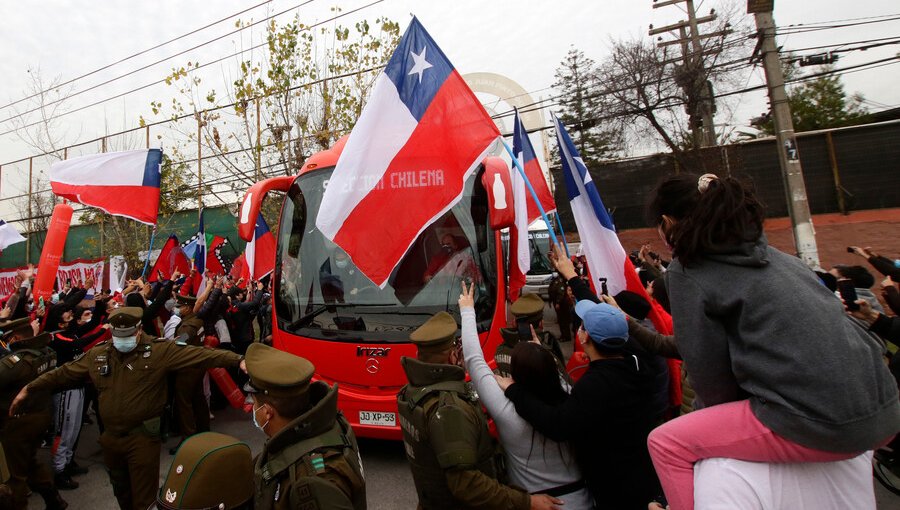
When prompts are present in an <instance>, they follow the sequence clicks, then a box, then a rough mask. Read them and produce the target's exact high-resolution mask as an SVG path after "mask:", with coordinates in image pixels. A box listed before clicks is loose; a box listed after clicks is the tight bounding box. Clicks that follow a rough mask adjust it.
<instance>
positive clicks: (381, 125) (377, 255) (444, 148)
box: [316, 18, 500, 287]
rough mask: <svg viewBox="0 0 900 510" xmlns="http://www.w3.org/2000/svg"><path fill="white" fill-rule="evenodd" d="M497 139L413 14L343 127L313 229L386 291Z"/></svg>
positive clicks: (481, 110)
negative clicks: (352, 122) (351, 123)
mask: <svg viewBox="0 0 900 510" xmlns="http://www.w3.org/2000/svg"><path fill="white" fill-rule="evenodd" d="M499 137H500V132H499V131H498V130H497V127H496V125H495V124H494V122H493V121H492V120H491V118H490V116H489V115H488V114H487V112H485V110H484V108H483V107H482V106H481V103H479V101H478V99H477V98H476V97H475V95H474V94H473V93H472V91H471V90H470V89H469V87H468V86H467V85H466V83H465V82H464V81H463V79H462V77H461V76H460V75H459V73H458V72H457V71H456V70H455V69H454V68H453V65H452V64H451V63H450V61H449V60H448V59H447V57H446V56H445V55H444V53H443V52H442V51H441V49H440V48H438V46H437V44H435V42H434V40H432V38H431V36H430V35H428V32H426V31H425V29H424V28H423V27H422V25H421V24H420V23H419V21H418V20H417V19H416V18H413V20H412V22H411V23H410V26H409V28H407V30H406V33H404V34H403V37H402V38H401V39H400V44H399V46H397V49H396V50H395V51H394V54H393V56H391V59H390V61H389V62H388V64H387V67H386V68H385V70H384V72H383V73H381V74H380V75H379V76H378V78H377V79H376V80H375V86H374V87H373V89H372V95H371V97H370V98H369V102H368V103H367V104H366V107H365V109H364V110H363V112H362V115H361V116H360V118H359V121H358V122H357V123H356V126H355V127H354V128H353V131H352V132H351V133H350V137H349V138H348V140H347V145H346V146H345V147H344V150H343V152H342V153H341V157H340V159H339V160H338V163H337V166H336V168H335V169H334V173H333V175H332V177H331V179H330V180H329V182H328V187H327V188H326V190H325V194H324V196H323V197H322V207H321V208H320V209H319V214H318V217H317V218H316V226H317V227H318V228H319V230H320V231H321V232H322V234H324V235H325V237H327V238H328V239H330V240H332V241H334V242H335V243H336V244H337V245H339V246H340V247H341V248H343V249H344V251H346V252H347V254H348V255H349V256H350V258H351V259H352V260H353V263H354V264H355V265H356V267H358V268H359V269H360V271H362V272H363V274H365V275H366V276H367V277H368V278H369V279H370V280H372V281H373V282H374V283H375V284H377V285H379V286H381V287H383V286H384V285H385V284H386V283H387V280H388V277H389V276H390V274H391V272H392V271H393V270H394V268H395V267H396V266H397V264H398V263H399V262H400V259H401V258H403V255H404V254H405V253H406V251H407V250H408V249H409V247H410V246H411V245H412V243H413V242H414V241H415V239H416V237H418V235H419V234H420V233H421V232H422V231H423V230H425V228H426V227H428V225H429V224H431V223H432V222H433V221H434V220H436V219H438V218H439V217H441V216H442V215H443V214H444V213H446V212H447V211H448V210H449V209H450V208H451V207H453V205H454V204H456V202H457V201H459V199H460V198H461V197H462V192H463V185H464V183H465V182H466V179H467V178H468V177H470V176H471V175H472V173H473V172H474V171H475V169H476V168H477V167H478V165H479V164H480V163H481V160H482V159H483V158H484V157H485V156H486V155H487V153H488V149H489V148H490V146H491V145H492V144H493V143H494V141H496V140H497V139H498V138H499Z"/></svg>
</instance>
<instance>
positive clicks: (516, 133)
mask: <svg viewBox="0 0 900 510" xmlns="http://www.w3.org/2000/svg"><path fill="white" fill-rule="evenodd" d="M513 154H515V155H516V159H517V160H519V164H521V165H522V168H523V169H525V176H526V177H527V178H528V182H529V183H531V186H532V187H533V188H534V192H535V194H537V196H538V199H539V200H540V201H541V207H543V208H544V212H546V213H547V214H550V213H551V212H553V211H555V210H556V202H555V201H554V200H553V194H552V193H550V188H549V187H547V179H546V178H545V177H544V172H543V171H542V170H541V165H540V164H539V163H538V160H537V158H536V157H535V155H534V147H533V146H532V145H531V140H530V139H529V138H528V132H527V131H525V126H524V125H523V124H522V119H521V118H520V117H519V110H518V108H517V109H516V116H515V128H514V130H513ZM511 178H512V188H513V200H514V210H515V213H516V222H515V225H514V226H513V227H512V228H511V229H510V233H509V246H510V257H509V297H510V299H511V300H512V301H515V300H516V299H518V297H519V293H520V291H521V290H522V287H523V286H524V285H525V274H526V273H528V271H529V270H530V269H531V247H530V246H529V245H528V225H530V224H531V222H533V221H534V220H536V219H538V218H540V217H541V211H540V209H538V207H537V205H536V204H535V202H534V197H532V196H531V192H529V191H528V189H527V188H526V185H525V179H523V178H522V174H521V173H520V172H518V171H517V170H515V169H513V171H512V175H511Z"/></svg>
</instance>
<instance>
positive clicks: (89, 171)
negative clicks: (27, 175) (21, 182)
mask: <svg viewBox="0 0 900 510" xmlns="http://www.w3.org/2000/svg"><path fill="white" fill-rule="evenodd" d="M161 163H162V150H160V149H141V150H136V151H124V152H104V153H102V154H93V155H90V156H82V157H79V158H72V159H67V160H64V161H57V162H56V163H53V165H51V166H50V188H51V189H52V190H53V193H55V194H56V195H57V196H59V197H62V198H66V199H68V200H71V201H72V202H77V203H79V204H84V205H89V206H92V207H96V208H98V209H101V210H103V211H105V212H107V213H109V214H112V215H114V216H123V217H125V218H131V219H133V220H135V221H139V222H141V223H146V224H148V225H155V224H156V218H157V215H158V213H159V183H160V164H161Z"/></svg>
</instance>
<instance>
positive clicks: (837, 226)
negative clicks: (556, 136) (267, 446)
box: [30, 209, 900, 510]
mask: <svg viewBox="0 0 900 510" xmlns="http://www.w3.org/2000/svg"><path fill="white" fill-rule="evenodd" d="M815 224H816V229H817V236H818V241H819V251H820V257H821V260H822V265H823V266H824V267H830V266H832V265H834V264H838V263H854V264H860V263H862V264H864V262H863V261H862V260H861V259H859V258H858V257H855V256H853V255H850V254H848V253H847V252H846V246H847V245H853V244H857V245H862V246H872V247H873V248H875V249H876V250H877V251H880V252H881V253H882V254H884V255H886V256H889V257H898V256H900V235H898V233H900V210H898V209H894V210H882V211H867V212H861V213H853V214H851V215H849V216H840V215H826V216H817V217H816V218H815ZM767 234H768V237H769V240H770V242H771V243H772V245H774V246H776V247H778V248H780V249H782V250H784V251H786V252H792V251H793V240H792V237H791V231H790V229H789V224H788V223H787V222H786V221H785V220H773V221H770V222H768V223H767ZM620 237H621V239H622V243H623V244H624V245H625V247H626V249H629V250H631V249H637V248H638V247H639V246H640V245H641V244H642V243H644V242H650V243H652V244H653V246H654V250H656V251H658V252H659V253H666V252H665V251H664V250H665V248H664V246H663V245H662V243H661V242H660V241H659V237H658V236H657V234H656V232H655V231H653V230H647V229H645V230H633V231H626V232H622V233H620ZM552 313H553V312H552V311H550V312H549V313H548V315H547V319H548V323H550V324H549V327H550V329H554V328H556V325H555V317H553V315H552ZM564 348H566V349H568V350H569V351H570V352H571V344H568V345H566V344H564ZM215 414H216V418H215V420H213V429H214V430H216V431H218V432H223V433H226V434H231V435H234V436H236V437H238V438H240V439H242V440H244V441H246V442H247V443H249V444H250V446H251V448H252V449H253V451H254V452H258V451H259V450H260V448H261V447H262V445H263V442H264V436H263V434H262V432H259V431H257V430H256V429H255V428H254V427H253V425H252V423H251V422H250V418H249V416H248V415H246V414H244V413H243V412H240V411H236V410H233V409H224V410H219V411H216V412H215ZM170 444H174V440H171V441H170ZM360 444H361V449H362V457H363V460H364V467H365V470H366V476H367V480H368V483H367V493H368V502H369V508H370V509H372V510H380V509H399V508H414V507H415V502H416V498H415V490H414V488H413V483H412V476H411V475H410V471H409V466H408V465H407V463H406V459H405V457H404V453H403V446H402V444H401V443H399V442H391V441H377V440H361V441H360ZM40 455H41V456H42V457H43V458H47V457H48V450H41V452H40ZM76 458H77V460H78V462H79V463H81V464H83V465H85V466H89V467H90V473H89V474H87V475H85V476H81V477H78V478H77V480H78V481H79V483H80V484H81V487H80V488H79V489H77V490H75V491H66V492H64V493H63V497H64V498H65V499H66V500H68V501H69V503H70V507H69V508H70V509H71V510H94V509H96V510H101V509H107V508H109V509H113V508H116V503H115V499H114V498H113V496H112V489H111V487H110V485H109V482H108V479H107V477H106V473H105V471H104V469H103V465H102V459H101V456H100V447H99V445H98V444H97V428H96V426H87V427H85V429H84V433H83V435H82V438H81V443H80V445H79V448H78V452H77V457H76ZM171 460H172V457H171V456H170V455H168V453H167V452H166V451H164V452H163V453H162V456H161V466H160V468H161V472H160V477H163V476H164V475H165V472H166V471H167V470H168V467H169V463H170V462H171ZM875 490H876V496H877V498H878V508H879V509H882V510H887V509H895V508H900V497H897V496H894V495H892V494H890V493H888V492H887V491H886V490H885V489H883V488H882V487H881V486H880V485H878V484H876V485H875ZM30 503H31V508H43V504H42V502H41V501H40V500H39V498H38V497H37V496H32V499H31V501H30Z"/></svg>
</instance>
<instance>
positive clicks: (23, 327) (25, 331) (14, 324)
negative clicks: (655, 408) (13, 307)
mask: <svg viewBox="0 0 900 510" xmlns="http://www.w3.org/2000/svg"><path fill="white" fill-rule="evenodd" d="M0 331H2V332H3V337H4V338H5V337H7V336H9V335H12V334H13V333H15V334H17V335H19V336H20V337H27V338H31V337H33V336H34V329H32V327H31V319H30V318H29V317H22V318H20V319H13V320H11V321H0Z"/></svg>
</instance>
